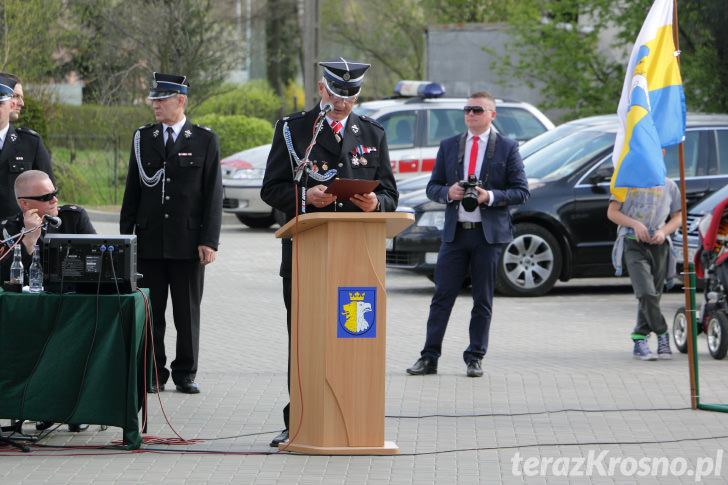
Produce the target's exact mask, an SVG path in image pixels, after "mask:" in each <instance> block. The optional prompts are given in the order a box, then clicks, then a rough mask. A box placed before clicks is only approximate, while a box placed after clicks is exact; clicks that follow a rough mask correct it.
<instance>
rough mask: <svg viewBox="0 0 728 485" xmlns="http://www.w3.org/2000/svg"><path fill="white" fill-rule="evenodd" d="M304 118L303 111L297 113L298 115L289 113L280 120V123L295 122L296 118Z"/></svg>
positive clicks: (304, 113)
mask: <svg viewBox="0 0 728 485" xmlns="http://www.w3.org/2000/svg"><path fill="white" fill-rule="evenodd" d="M304 116H306V112H305V111H299V112H298V113H291V114H289V115H286V116H284V117H283V118H281V121H290V120H297V119H298V118H303V117H304Z"/></svg>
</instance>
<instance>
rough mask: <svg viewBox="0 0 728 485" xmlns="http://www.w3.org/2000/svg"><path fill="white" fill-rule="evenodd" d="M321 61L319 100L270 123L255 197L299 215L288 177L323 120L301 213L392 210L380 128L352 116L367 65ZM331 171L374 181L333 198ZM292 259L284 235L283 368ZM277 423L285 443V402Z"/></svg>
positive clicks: (393, 192) (394, 196)
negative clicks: (367, 188)
mask: <svg viewBox="0 0 728 485" xmlns="http://www.w3.org/2000/svg"><path fill="white" fill-rule="evenodd" d="M320 65H321V66H322V67H323V78H322V79H321V81H319V83H318V89H319V95H320V96H321V102H320V103H319V104H318V105H317V106H315V107H314V108H313V109H311V110H310V111H308V112H299V113H294V114H292V115H289V116H286V117H284V118H282V119H280V120H278V122H277V123H276V127H275V132H274V134H273V144H272V146H271V151H270V155H269V156H268V162H267V165H266V169H265V176H264V177H263V186H262V188H261V191H260V194H261V197H262V198H263V200H264V201H265V202H266V203H267V204H268V205H270V206H272V207H274V208H275V209H278V210H280V211H283V212H284V213H285V214H286V219H287V220H291V219H293V218H294V217H295V216H296V214H297V212H298V213H300V212H301V207H300V206H301V205H302V202H301V200H302V199H301V196H302V194H301V190H300V189H297V188H296V185H295V183H294V176H295V174H296V172H297V171H298V169H299V168H300V167H299V164H300V163H301V161H302V160H303V159H304V158H305V154H306V151H307V148H308V147H309V145H310V144H311V141H312V140H311V139H312V135H313V133H314V127H315V126H316V125H317V123H318V122H320V121H321V119H322V118H323V125H322V129H321V131H320V133H319V134H318V137H317V138H316V143H315V145H313V147H312V148H311V152H310V154H309V161H310V162H312V168H311V170H310V174H309V176H308V177H306V176H304V177H303V180H304V181H305V187H304V189H305V196H306V199H305V200H306V205H305V209H306V212H322V211H323V212H335V211H338V212H372V211H383V212H389V211H394V210H395V209H396V208H397V200H398V197H399V196H398V193H397V186H396V184H395V181H394V175H393V174H392V166H391V164H390V161H389V149H388V147H387V139H386V135H385V132H384V128H382V126H381V125H379V124H378V123H377V122H376V121H374V120H372V119H371V118H368V117H366V116H357V115H356V114H355V113H352V108H353V107H354V104H355V103H356V99H357V97H358V96H359V92H360V91H361V84H362V81H363V80H364V74H365V73H366V71H367V69H369V67H370V65H369V64H363V63H360V62H354V61H348V60H345V59H343V58H339V59H337V60H334V61H327V62H321V63H320ZM334 176H335V177H338V178H352V179H365V180H378V181H379V185H378V186H377V187H376V188H375V189H374V192H370V193H367V194H358V195H354V196H353V197H352V198H351V200H349V201H339V200H336V197H335V196H334V195H332V194H327V193H325V190H326V187H327V186H328V185H330V184H331V182H332V181H333V180H334ZM292 259H293V258H292V243H291V240H290V239H283V240H282V261H281V269H280V275H281V276H282V277H283V300H284V303H285V305H286V323H287V326H288V340H289V342H288V356H289V364H288V369H289V373H290V346H291V345H290V337H291V267H292ZM289 385H290V375H289ZM283 421H284V424H285V429H284V430H283V431H282V432H281V433H280V434H279V435H278V436H276V437H275V438H274V439H273V441H271V443H270V444H271V446H278V445H279V444H280V443H283V442H285V441H286V440H288V423H289V405H286V407H285V408H284V409H283Z"/></svg>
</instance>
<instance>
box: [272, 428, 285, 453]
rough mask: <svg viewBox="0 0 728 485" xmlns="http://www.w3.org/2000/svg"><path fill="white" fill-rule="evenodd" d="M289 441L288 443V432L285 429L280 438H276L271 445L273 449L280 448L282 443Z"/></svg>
mask: <svg viewBox="0 0 728 485" xmlns="http://www.w3.org/2000/svg"><path fill="white" fill-rule="evenodd" d="M287 441H288V430H287V429H284V430H283V431H281V434H279V435H278V436H276V437H275V438H273V439H272V440H271V442H270V445H271V446H272V447H273V448H278V445H280V444H281V443H285V442H287Z"/></svg>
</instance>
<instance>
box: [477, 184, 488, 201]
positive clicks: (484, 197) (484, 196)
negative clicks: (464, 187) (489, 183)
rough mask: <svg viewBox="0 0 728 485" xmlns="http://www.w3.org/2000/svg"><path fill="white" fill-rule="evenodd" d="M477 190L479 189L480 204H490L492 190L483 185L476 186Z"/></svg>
mask: <svg viewBox="0 0 728 485" xmlns="http://www.w3.org/2000/svg"><path fill="white" fill-rule="evenodd" d="M475 190H477V191H478V204H486V205H489V204H490V192H488V191H487V190H485V189H484V188H482V187H475Z"/></svg>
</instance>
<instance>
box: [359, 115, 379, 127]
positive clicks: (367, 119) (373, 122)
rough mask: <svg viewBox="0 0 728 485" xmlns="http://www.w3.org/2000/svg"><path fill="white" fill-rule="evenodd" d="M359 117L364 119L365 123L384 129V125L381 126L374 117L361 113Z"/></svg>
mask: <svg viewBox="0 0 728 485" xmlns="http://www.w3.org/2000/svg"><path fill="white" fill-rule="evenodd" d="M359 119H360V120H363V121H366V122H367V123H371V124H372V125H374V126H376V127H377V128H380V129H382V130H383V129H384V127H383V126H382V124H381V123H379V122H378V121H377V120H375V119H374V118H370V117H368V116H366V115H361V116H359Z"/></svg>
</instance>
